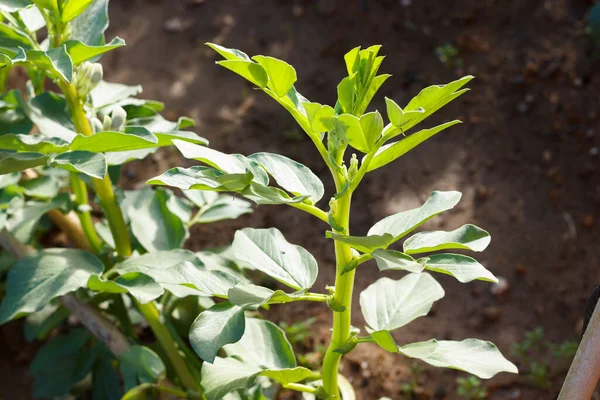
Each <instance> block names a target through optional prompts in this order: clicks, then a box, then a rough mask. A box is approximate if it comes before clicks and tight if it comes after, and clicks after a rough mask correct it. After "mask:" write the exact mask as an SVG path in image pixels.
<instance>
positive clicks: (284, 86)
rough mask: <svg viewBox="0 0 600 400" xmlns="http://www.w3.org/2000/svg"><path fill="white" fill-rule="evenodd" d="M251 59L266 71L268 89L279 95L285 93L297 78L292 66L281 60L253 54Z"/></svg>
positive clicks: (281, 95)
mask: <svg viewBox="0 0 600 400" xmlns="http://www.w3.org/2000/svg"><path fill="white" fill-rule="evenodd" d="M252 59H253V60H254V61H256V62H257V63H258V64H260V66H262V67H263V68H264V70H265V72H266V73H267V76H268V77H269V83H267V86H268V87H269V89H271V90H272V91H273V92H275V93H276V94H277V96H279V97H284V96H285V95H287V94H288V92H289V91H290V89H291V88H292V86H293V85H294V83H295V82H296V80H297V79H298V77H297V76H296V70H295V69H294V67H292V66H291V65H290V64H288V63H286V62H285V61H283V60H278V59H277V58H273V57H268V56H254V57H252Z"/></svg>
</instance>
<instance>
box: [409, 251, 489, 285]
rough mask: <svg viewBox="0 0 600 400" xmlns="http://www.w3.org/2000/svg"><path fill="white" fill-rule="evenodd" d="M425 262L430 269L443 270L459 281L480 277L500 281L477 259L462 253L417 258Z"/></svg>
mask: <svg viewBox="0 0 600 400" xmlns="http://www.w3.org/2000/svg"><path fill="white" fill-rule="evenodd" d="M417 262H419V263H424V264H425V268H426V269H428V270H430V271H435V272H441V273H442V274H447V275H450V276H453V277H455V278H456V279H457V280H458V281H459V282H461V283H465V282H471V281H472V280H475V279H478V280H481V281H488V282H493V283H498V278H496V277H495V276H494V274H492V273H491V272H490V271H488V270H487V269H485V267H484V266H483V265H481V264H480V263H478V262H477V261H476V260H475V259H473V258H471V257H468V256H465V255H462V254H432V255H430V256H427V257H424V258H422V259H419V260H417Z"/></svg>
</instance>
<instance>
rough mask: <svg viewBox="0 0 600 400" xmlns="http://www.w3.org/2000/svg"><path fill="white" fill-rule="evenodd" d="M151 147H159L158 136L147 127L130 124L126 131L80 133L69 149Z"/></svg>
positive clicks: (101, 150)
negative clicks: (87, 134) (85, 134)
mask: <svg viewBox="0 0 600 400" xmlns="http://www.w3.org/2000/svg"><path fill="white" fill-rule="evenodd" d="M149 147H158V138H157V137H156V136H155V135H154V134H152V133H151V132H150V131H149V130H147V129H146V128H143V127H140V126H129V127H127V128H125V132H113V131H104V132H98V133H96V134H94V135H92V136H83V135H78V136H77V137H76V138H75V139H74V140H73V141H72V142H71V145H70V146H69V149H70V150H85V151H91V152H94V153H104V152H111V151H127V150H139V149H146V148H149Z"/></svg>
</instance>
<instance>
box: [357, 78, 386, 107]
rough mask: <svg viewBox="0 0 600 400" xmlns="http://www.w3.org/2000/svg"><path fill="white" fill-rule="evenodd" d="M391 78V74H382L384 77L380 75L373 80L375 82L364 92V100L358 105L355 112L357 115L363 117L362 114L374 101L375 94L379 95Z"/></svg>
mask: <svg viewBox="0 0 600 400" xmlns="http://www.w3.org/2000/svg"><path fill="white" fill-rule="evenodd" d="M390 76H391V75H389V74H382V75H378V76H376V77H374V78H373V80H372V81H371V84H370V85H369V88H368V89H366V90H365V91H364V93H363V96H362V100H360V101H359V102H358V103H357V104H356V106H355V111H354V112H355V114H357V115H361V114H362V113H364V112H365V110H366V109H367V107H368V106H369V104H370V103H371V100H373V97H374V96H375V93H377V91H379V89H380V88H381V86H382V85H383V84H384V83H385V81H387V79H388V78H389V77H390Z"/></svg>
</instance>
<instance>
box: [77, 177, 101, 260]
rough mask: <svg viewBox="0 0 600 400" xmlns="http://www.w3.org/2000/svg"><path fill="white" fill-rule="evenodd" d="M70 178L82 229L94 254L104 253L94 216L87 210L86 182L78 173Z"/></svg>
mask: <svg viewBox="0 0 600 400" xmlns="http://www.w3.org/2000/svg"><path fill="white" fill-rule="evenodd" d="M70 177H71V189H72V190H73V193H74V194H75V204H76V206H77V207H76V212H77V215H78V216H79V222H81V228H82V229H83V233H84V234H85V237H86V238H87V240H88V242H89V243H90V246H91V247H92V249H93V250H94V252H96V253H100V252H101V251H102V239H100V236H98V233H96V230H95V229H94V222H93V221H92V215H91V214H90V212H89V211H88V210H87V209H86V208H89V204H88V193H87V187H86V185H85V182H84V181H82V180H81V179H79V177H78V176H77V173H75V172H71V173H70Z"/></svg>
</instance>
